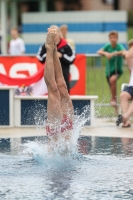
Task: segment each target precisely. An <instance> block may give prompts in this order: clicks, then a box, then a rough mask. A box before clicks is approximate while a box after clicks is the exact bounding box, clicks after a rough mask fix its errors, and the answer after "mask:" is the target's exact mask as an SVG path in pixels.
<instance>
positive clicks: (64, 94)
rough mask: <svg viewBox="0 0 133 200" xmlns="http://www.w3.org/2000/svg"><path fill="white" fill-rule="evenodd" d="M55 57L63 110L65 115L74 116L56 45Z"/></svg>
mask: <svg viewBox="0 0 133 200" xmlns="http://www.w3.org/2000/svg"><path fill="white" fill-rule="evenodd" d="M53 59H54V67H55V81H56V84H57V88H58V91H59V93H60V98H61V107H62V112H63V115H66V116H68V115H69V117H70V118H72V116H73V113H74V111H73V104H72V100H71V98H70V96H69V93H68V90H67V86H66V82H65V80H64V77H63V73H62V68H61V63H60V60H59V58H58V55H57V48H56V47H55V48H54V52H53Z"/></svg>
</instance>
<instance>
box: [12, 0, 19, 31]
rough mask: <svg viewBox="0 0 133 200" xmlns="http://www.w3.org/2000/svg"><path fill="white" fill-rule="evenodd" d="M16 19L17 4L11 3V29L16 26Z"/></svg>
mask: <svg viewBox="0 0 133 200" xmlns="http://www.w3.org/2000/svg"><path fill="white" fill-rule="evenodd" d="M17 19H18V9H17V2H16V1H11V25H12V27H17V26H18V23H17Z"/></svg>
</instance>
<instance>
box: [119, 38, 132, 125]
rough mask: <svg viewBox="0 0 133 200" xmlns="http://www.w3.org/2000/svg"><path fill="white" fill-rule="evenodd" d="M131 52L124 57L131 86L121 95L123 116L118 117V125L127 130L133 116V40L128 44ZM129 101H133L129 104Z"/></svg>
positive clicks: (124, 53) (125, 52)
mask: <svg viewBox="0 0 133 200" xmlns="http://www.w3.org/2000/svg"><path fill="white" fill-rule="evenodd" d="M128 46H129V50H128V51H124V52H123V55H124V56H125V59H126V62H127V65H128V67H129V70H130V71H131V74H130V81H129V84H128V86H127V87H126V88H124V90H123V91H122V92H121V94H120V107H121V111H122V115H118V119H117V121H116V125H117V126H119V124H120V123H123V125H122V127H123V128H127V127H130V126H131V123H130V116H131V115H132V114H133V39H132V40H129V42H128ZM129 101H132V102H130V103H129Z"/></svg>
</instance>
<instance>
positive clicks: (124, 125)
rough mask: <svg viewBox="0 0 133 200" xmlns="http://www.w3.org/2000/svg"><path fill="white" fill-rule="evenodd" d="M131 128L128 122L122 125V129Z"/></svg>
mask: <svg viewBox="0 0 133 200" xmlns="http://www.w3.org/2000/svg"><path fill="white" fill-rule="evenodd" d="M129 127H131V123H130V122H129V121H127V122H125V123H123V125H122V128H129Z"/></svg>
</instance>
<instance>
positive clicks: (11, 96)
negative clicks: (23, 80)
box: [9, 87, 15, 127]
mask: <svg viewBox="0 0 133 200" xmlns="http://www.w3.org/2000/svg"><path fill="white" fill-rule="evenodd" d="M14 91H15V87H14V88H10V89H9V109H10V126H11V127H14Z"/></svg>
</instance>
